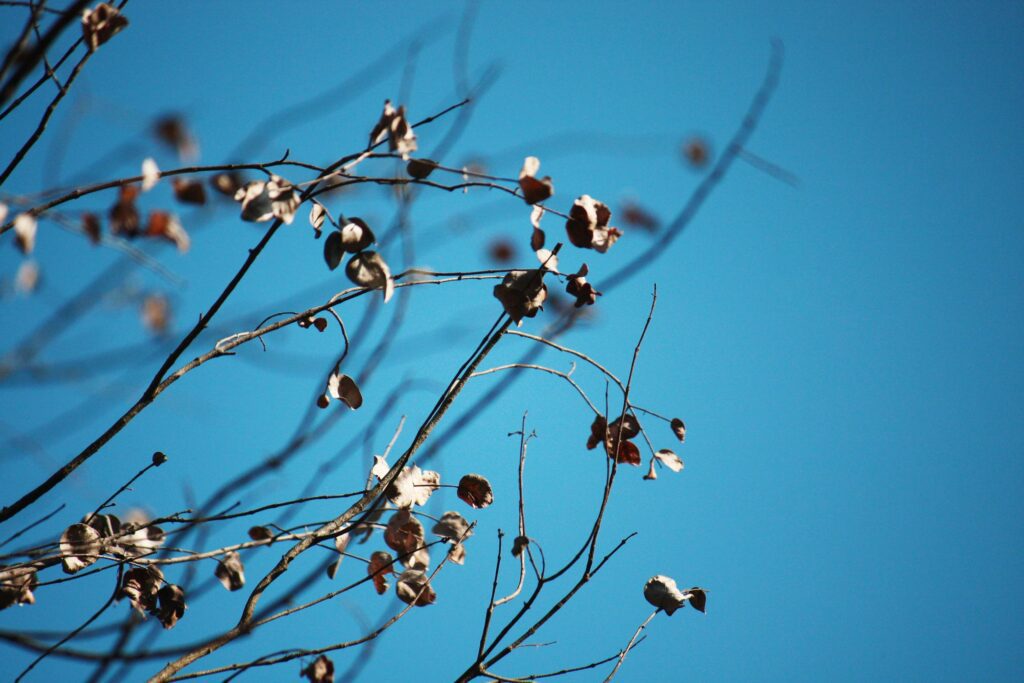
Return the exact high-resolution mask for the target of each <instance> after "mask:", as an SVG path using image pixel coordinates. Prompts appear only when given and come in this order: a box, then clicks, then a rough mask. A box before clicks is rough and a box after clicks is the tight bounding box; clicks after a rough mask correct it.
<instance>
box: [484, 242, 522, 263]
mask: <svg viewBox="0 0 1024 683" xmlns="http://www.w3.org/2000/svg"><path fill="white" fill-rule="evenodd" d="M488 255H489V256H490V257H491V260H492V261H494V262H495V263H508V262H509V261H512V260H514V259H515V258H516V248H515V246H514V245H513V244H512V243H511V242H509V241H508V240H507V239H504V238H499V239H496V240H494V241H493V242H491V246H490V247H489V248H488Z"/></svg>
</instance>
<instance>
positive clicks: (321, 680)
mask: <svg viewBox="0 0 1024 683" xmlns="http://www.w3.org/2000/svg"><path fill="white" fill-rule="evenodd" d="M299 675H300V676H305V677H306V680H308V681H309V683H334V662H332V661H331V660H330V658H329V657H328V656H327V655H320V656H319V657H317V658H316V659H314V660H313V662H312V663H311V664H310V665H309V666H307V667H306V668H305V669H303V670H302V672H301V673H300V674H299Z"/></svg>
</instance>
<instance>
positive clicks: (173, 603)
mask: <svg viewBox="0 0 1024 683" xmlns="http://www.w3.org/2000/svg"><path fill="white" fill-rule="evenodd" d="M156 597H157V602H158V603H159V606H158V607H157V613H156V616H157V618H158V619H159V620H160V623H161V624H163V625H164V628H174V625H175V624H177V623H178V620H179V619H181V618H182V617H183V616H185V610H186V609H187V608H188V606H187V605H186V604H185V591H183V590H182V589H181V586H176V585H174V584H173V583H169V584H167V585H166V586H164V587H163V588H161V589H160V590H159V591H158V592H157V594H156Z"/></svg>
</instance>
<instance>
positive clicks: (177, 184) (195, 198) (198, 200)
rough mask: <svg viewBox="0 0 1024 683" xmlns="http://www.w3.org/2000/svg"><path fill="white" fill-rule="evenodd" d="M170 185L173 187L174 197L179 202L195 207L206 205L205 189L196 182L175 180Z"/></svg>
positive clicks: (181, 179) (183, 179)
mask: <svg viewBox="0 0 1024 683" xmlns="http://www.w3.org/2000/svg"><path fill="white" fill-rule="evenodd" d="M171 184H172V185H173V187H174V196H175V198H177V200H178V201H179V202H181V203H183V204H195V205H197V206H202V205H203V204H205V203H206V188H204V187H203V184H202V183H201V182H199V181H198V180H187V179H185V178H175V179H174V182H173V183H171Z"/></svg>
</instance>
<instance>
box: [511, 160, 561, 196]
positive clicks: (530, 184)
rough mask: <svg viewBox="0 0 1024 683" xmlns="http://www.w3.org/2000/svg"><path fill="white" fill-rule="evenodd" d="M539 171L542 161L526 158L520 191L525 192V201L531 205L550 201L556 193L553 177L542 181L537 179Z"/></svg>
mask: <svg viewBox="0 0 1024 683" xmlns="http://www.w3.org/2000/svg"><path fill="white" fill-rule="evenodd" d="M539 170H540V160H539V159H538V158H537V157H526V159H524V160H523V168H522V170H520V171H519V189H520V190H522V192H523V199H524V200H525V201H526V203H527V204H530V205H533V204H537V203H538V202H542V201H544V200H546V199H549V198H550V197H551V196H552V195H553V194H554V193H555V186H554V185H553V184H552V182H551V176H545V177H544V178H541V179H538V178H536V177H535V176H536V175H537V171H539Z"/></svg>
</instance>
